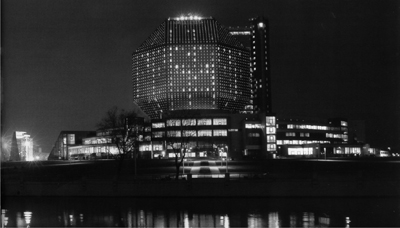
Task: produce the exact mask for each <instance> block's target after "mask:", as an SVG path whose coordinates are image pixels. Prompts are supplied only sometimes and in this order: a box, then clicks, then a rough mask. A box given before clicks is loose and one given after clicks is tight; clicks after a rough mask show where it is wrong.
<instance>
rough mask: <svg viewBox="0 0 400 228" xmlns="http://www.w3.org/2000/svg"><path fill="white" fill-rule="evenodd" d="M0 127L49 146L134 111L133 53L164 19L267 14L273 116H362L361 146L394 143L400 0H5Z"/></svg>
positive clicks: (239, 19) (397, 144)
mask: <svg viewBox="0 0 400 228" xmlns="http://www.w3.org/2000/svg"><path fill="white" fill-rule="evenodd" d="M1 3H2V6H1V10H2V12H1V16H2V18H1V19H2V20H1V22H2V28H1V30H2V37H1V42H2V72H1V73H2V80H3V81H2V83H3V91H2V92H3V94H2V99H3V104H2V134H3V137H5V138H7V137H8V138H9V137H11V135H12V133H13V132H14V131H17V130H18V131H26V132H28V134H30V135H31V136H32V137H33V139H34V141H35V142H36V143H37V144H39V145H40V146H41V147H42V148H43V152H44V153H49V152H50V150H51V148H52V146H53V145H54V143H55V140H56V138H57V136H58V134H59V133H60V131H62V130H95V125H96V123H97V122H98V121H99V120H100V119H101V118H102V117H103V116H104V114H105V112H106V111H107V110H108V109H109V108H111V107H112V106H118V107H120V108H124V109H126V110H131V109H133V108H134V107H133V103H132V91H131V90H132V89H131V54H132V53H133V51H134V50H135V49H136V48H138V47H139V45H140V44H141V43H142V42H143V41H144V40H145V39H146V38H147V37H148V36H149V35H150V34H151V33H152V32H153V31H154V30H155V29H156V28H157V27H158V26H159V25H160V24H161V23H162V22H163V21H164V20H165V19H166V18H168V17H177V16H180V15H183V14H187V13H192V14H197V15H200V16H205V17H208V16H212V17H214V18H215V19H216V20H218V21H219V22H220V23H221V24H222V25H225V26H244V25H248V19H249V18H253V17H256V16H259V15H262V16H265V17H267V18H268V19H269V25H270V58H271V60H270V64H271V65H270V66H271V68H270V69H271V77H272V87H273V88H272V99H273V103H272V108H273V111H274V112H275V113H277V114H278V115H284V116H302V117H311V118H322V119H326V118H330V117H345V118H348V119H355V120H365V123H366V130H367V131H366V136H367V142H368V143H369V144H370V145H371V146H376V147H392V150H393V149H394V150H397V151H399V149H400V134H399V129H400V121H399V119H400V92H399V89H400V80H399V66H400V64H399V40H400V39H399V38H400V30H399V22H400V16H399V13H400V1H388V0H385V1H380V0H377V1H338V0H332V1H319V0H318V1H283V0H276V1H266V0H259V1H244V0H242V1H236V0H218V1H217V0H210V1H199V0H198V1H189V0H186V1H174V0H171V1H161V0H160V1H155V0H145V1H141V0H140V1H139V0H134V1H133V0H123V1H118V0H116V1H111V0H58V1H54V0H3V1H2V2H1Z"/></svg>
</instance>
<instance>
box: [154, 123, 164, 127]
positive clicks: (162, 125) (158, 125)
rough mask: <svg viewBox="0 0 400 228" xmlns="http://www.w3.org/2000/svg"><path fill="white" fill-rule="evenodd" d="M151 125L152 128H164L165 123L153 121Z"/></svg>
mask: <svg viewBox="0 0 400 228" xmlns="http://www.w3.org/2000/svg"><path fill="white" fill-rule="evenodd" d="M151 126H152V128H164V127H165V123H152V124H151Z"/></svg>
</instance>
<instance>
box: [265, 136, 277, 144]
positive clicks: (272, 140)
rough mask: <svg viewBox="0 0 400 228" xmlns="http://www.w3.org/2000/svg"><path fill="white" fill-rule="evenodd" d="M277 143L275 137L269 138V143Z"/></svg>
mask: <svg viewBox="0 0 400 228" xmlns="http://www.w3.org/2000/svg"><path fill="white" fill-rule="evenodd" d="M275 141H276V137H275V135H268V136H267V142H269V143H274V142H275Z"/></svg>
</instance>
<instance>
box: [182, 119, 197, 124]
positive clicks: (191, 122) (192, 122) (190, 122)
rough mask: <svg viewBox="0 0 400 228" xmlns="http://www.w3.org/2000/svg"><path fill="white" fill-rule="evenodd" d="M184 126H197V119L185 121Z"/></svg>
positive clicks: (183, 121)
mask: <svg viewBox="0 0 400 228" xmlns="http://www.w3.org/2000/svg"><path fill="white" fill-rule="evenodd" d="M182 126H196V119H183V120H182Z"/></svg>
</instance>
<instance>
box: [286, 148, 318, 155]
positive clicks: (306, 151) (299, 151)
mask: <svg viewBox="0 0 400 228" xmlns="http://www.w3.org/2000/svg"><path fill="white" fill-rule="evenodd" d="M313 151H314V149H313V148H312V147H305V148H288V155H312V154H313Z"/></svg>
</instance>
